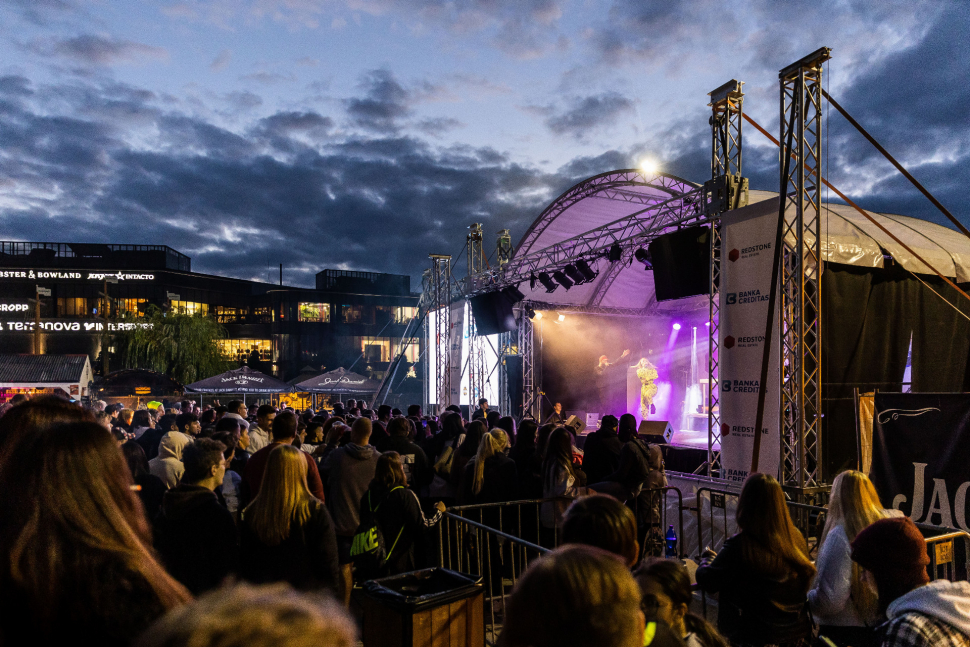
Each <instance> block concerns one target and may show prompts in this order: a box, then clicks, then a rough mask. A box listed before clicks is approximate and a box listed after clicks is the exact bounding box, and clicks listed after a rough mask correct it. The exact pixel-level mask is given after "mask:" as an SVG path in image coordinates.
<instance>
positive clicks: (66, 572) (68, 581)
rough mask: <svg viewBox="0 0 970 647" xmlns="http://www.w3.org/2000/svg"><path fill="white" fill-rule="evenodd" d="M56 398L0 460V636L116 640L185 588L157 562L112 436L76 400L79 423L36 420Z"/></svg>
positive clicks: (120, 643) (115, 645) (33, 641)
mask: <svg viewBox="0 0 970 647" xmlns="http://www.w3.org/2000/svg"><path fill="white" fill-rule="evenodd" d="M32 404H33V402H32ZM21 406H26V405H21ZM56 406H57V405H53V408H54V410H52V411H49V412H46V413H43V414H41V413H40V412H34V415H33V416H28V418H29V417H33V418H34V422H35V425H34V428H33V429H31V430H29V435H26V436H24V437H23V438H21V439H20V440H19V441H18V442H16V443H15V444H14V445H13V446H12V447H10V455H9V460H5V461H4V462H3V465H2V468H0V492H4V493H6V495H5V496H3V497H0V556H2V557H0V644H4V645H27V644H30V645H68V644H85V645H99V646H101V647H124V646H127V645H129V644H131V642H132V641H133V640H134V639H135V638H137V637H138V636H139V635H140V634H141V633H142V632H143V631H145V629H147V628H148V626H149V625H151V623H152V622H154V621H155V620H156V619H157V618H159V617H161V616H162V615H164V613H165V612H166V611H168V610H169V609H172V608H174V607H177V606H179V605H182V604H184V603H185V602H187V601H188V600H189V599H190V597H191V596H190V594H189V592H188V591H187V590H186V589H185V588H184V587H183V586H182V585H181V584H179V583H178V582H177V581H175V580H174V579H173V578H172V577H171V576H170V575H169V574H168V573H167V572H166V571H165V569H164V568H163V567H162V565H161V564H159V563H158V562H157V561H156V560H155V557H154V553H153V551H152V548H151V530H150V526H149V524H148V521H147V520H146V518H145V514H144V511H143V509H142V505H141V502H140V501H139V500H138V497H137V495H136V494H135V492H134V491H133V489H132V486H133V485H134V483H133V481H132V478H131V473H130V471H129V470H128V467H127V465H125V461H124V458H123V457H122V453H121V452H120V451H119V450H118V447H117V445H116V444H115V441H114V439H113V438H112V437H111V434H109V433H108V432H106V431H105V430H104V428H103V427H101V426H100V425H97V424H95V423H93V422H90V417H88V415H87V414H84V412H83V411H82V410H81V409H80V408H79V407H74V408H75V409H76V410H77V414H76V415H77V417H78V418H82V417H83V418H87V420H88V421H87V422H73V423H67V424H54V425H52V426H51V425H43V424H39V425H38V424H36V421H37V419H42V418H45V417H46V418H47V419H56V418H57V417H58V416H59V415H61V413H60V412H58V411H57V410H56ZM17 408H18V407H15V408H14V409H13V410H11V411H10V412H9V413H8V414H7V415H6V416H4V420H3V421H5V419H6V418H7V417H9V416H12V415H14V412H15V411H16V409H17ZM3 421H0V424H2V422H3ZM4 448H5V449H6V448H7V445H4ZM14 493H16V494H14Z"/></svg>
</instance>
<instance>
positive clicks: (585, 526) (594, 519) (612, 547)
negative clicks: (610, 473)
mask: <svg viewBox="0 0 970 647" xmlns="http://www.w3.org/2000/svg"><path fill="white" fill-rule="evenodd" d="M562 543H564V544H585V545H587V546H596V547H597V548H602V549H603V550H607V551H609V552H611V553H613V554H614V555H616V556H618V557H620V558H621V559H623V561H624V562H625V563H626V565H627V567H629V568H633V567H634V566H636V564H637V562H638V561H639V559H640V542H638V541H637V522H636V519H635V518H634V516H633V511H632V510H630V508H628V507H626V506H625V505H623V504H622V503H621V502H619V501H617V500H616V499H614V498H613V497H611V496H609V495H606V494H594V495H593V496H585V497H582V498H579V499H576V500H575V501H573V502H572V503H571V504H570V505H569V507H568V508H567V509H566V513H565V514H564V515H563V520H562Z"/></svg>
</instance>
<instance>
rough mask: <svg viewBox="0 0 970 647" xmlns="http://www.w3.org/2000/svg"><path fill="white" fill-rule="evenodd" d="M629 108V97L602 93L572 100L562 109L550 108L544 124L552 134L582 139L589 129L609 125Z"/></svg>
mask: <svg viewBox="0 0 970 647" xmlns="http://www.w3.org/2000/svg"><path fill="white" fill-rule="evenodd" d="M632 111H633V102H632V101H630V99H628V98H626V97H625V96H623V95H622V94H620V93H618V92H604V93H602V94H597V95H592V96H588V97H580V98H576V99H573V100H572V101H571V102H570V103H569V104H568V105H567V106H566V107H565V108H564V109H563V110H561V111H556V110H553V111H552V114H550V115H549V116H548V117H547V118H546V121H545V123H546V126H547V127H548V128H549V130H551V131H552V132H553V133H555V134H556V135H568V136H570V137H574V138H576V139H585V138H586V136H587V135H588V134H589V133H590V132H591V131H594V130H598V129H600V128H605V127H609V126H612V125H614V124H615V123H616V121H617V119H618V118H619V117H620V116H622V115H623V114H625V113H629V112H632Z"/></svg>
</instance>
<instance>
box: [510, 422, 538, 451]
mask: <svg viewBox="0 0 970 647" xmlns="http://www.w3.org/2000/svg"><path fill="white" fill-rule="evenodd" d="M538 432H539V425H538V424H537V423H536V421H535V420H531V419H530V420H523V421H522V424H520V425H519V430H518V433H517V434H516V436H515V445H516V447H519V446H521V447H529V448H535V446H536V434H537V433H538Z"/></svg>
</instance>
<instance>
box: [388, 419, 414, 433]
mask: <svg viewBox="0 0 970 647" xmlns="http://www.w3.org/2000/svg"><path fill="white" fill-rule="evenodd" d="M387 433H388V435H389V436H407V435H409V434H410V433H411V421H410V420H409V419H408V418H391V419H390V420H388V421H387Z"/></svg>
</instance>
